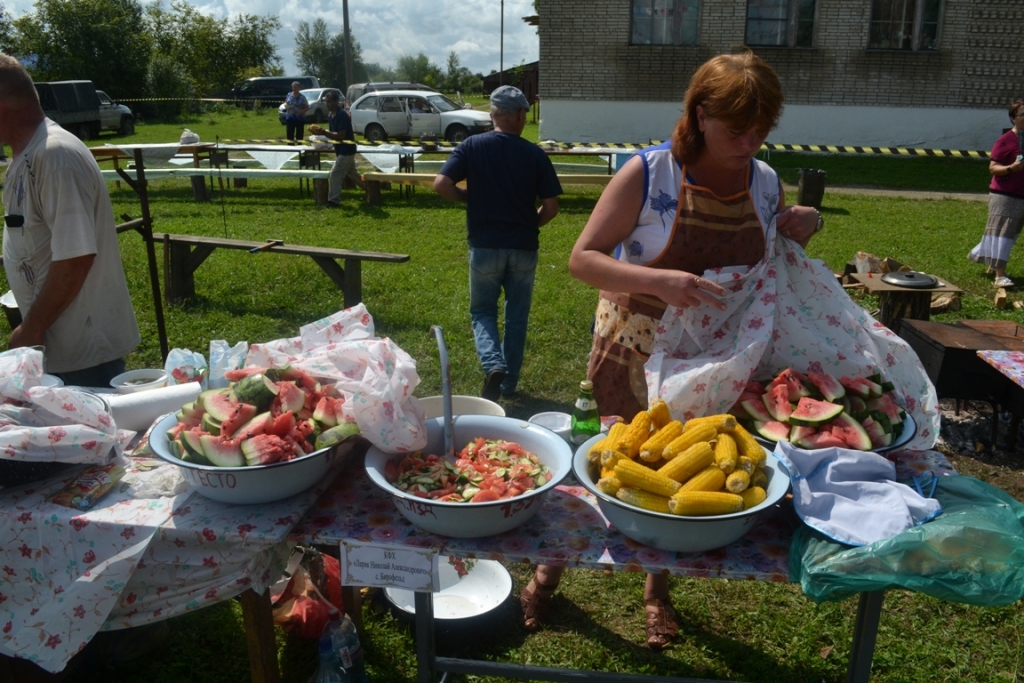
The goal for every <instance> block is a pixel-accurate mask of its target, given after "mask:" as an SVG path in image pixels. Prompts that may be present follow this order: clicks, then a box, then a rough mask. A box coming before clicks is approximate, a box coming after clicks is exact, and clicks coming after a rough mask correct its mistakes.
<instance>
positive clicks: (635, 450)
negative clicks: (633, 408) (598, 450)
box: [615, 410, 651, 460]
mask: <svg viewBox="0 0 1024 683" xmlns="http://www.w3.org/2000/svg"><path fill="white" fill-rule="evenodd" d="M650 433H651V414H650V413H649V412H647V411H646V410H641V411H640V412H639V413H637V414H636V416H635V417H634V418H633V421H632V422H630V423H629V428H628V429H627V430H626V432H625V433H624V434H623V435H622V436H620V437H619V440H618V442H617V443H616V445H615V450H617V451H619V452H621V453H625V454H626V455H627V456H628V457H629V458H630V459H631V460H635V459H636V456H637V455H639V454H640V446H642V445H643V443H644V441H647V437H648V436H649V435H650Z"/></svg>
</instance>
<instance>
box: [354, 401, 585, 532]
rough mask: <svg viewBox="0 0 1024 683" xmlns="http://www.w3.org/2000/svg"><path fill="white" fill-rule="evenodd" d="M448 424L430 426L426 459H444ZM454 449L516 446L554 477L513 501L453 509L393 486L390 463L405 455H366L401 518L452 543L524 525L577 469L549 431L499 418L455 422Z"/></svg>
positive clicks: (568, 451) (468, 418) (472, 417)
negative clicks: (484, 443) (491, 442)
mask: <svg viewBox="0 0 1024 683" xmlns="http://www.w3.org/2000/svg"><path fill="white" fill-rule="evenodd" d="M443 423H444V418H442V417H437V418H432V419H429V420H427V445H426V447H425V448H424V449H423V451H424V452H425V453H436V454H443V453H444V428H443ZM452 431H453V434H454V439H453V444H454V445H455V450H456V452H458V451H460V450H462V448H463V447H464V446H465V445H466V444H467V443H469V442H471V441H473V440H474V439H476V438H478V437H483V438H485V439H504V440H506V441H514V442H515V443H518V444H519V445H520V446H522V447H523V448H525V449H526V450H528V451H530V452H531V453H534V454H536V456H537V458H538V459H539V460H540V462H541V464H543V465H546V466H547V467H548V469H549V470H550V471H551V480H550V481H548V483H546V484H544V485H543V486H539V487H537V488H535V489H534V490H532V491H529V492H527V493H524V494H523V495H521V496H516V497H515V498H511V499H508V500H496V501H494V502H489V503H448V502H441V501H436V500H429V499H426V498H419V497H417V496H414V495H412V494H409V493H406V492H405V491H402V490H401V489H398V488H395V487H394V486H392V485H391V484H390V483H388V480H387V478H386V477H385V476H384V469H385V467H386V466H387V463H388V461H389V460H394V461H395V462H396V463H397V462H399V461H401V460H402V458H403V457H405V454H402V453H398V454H393V453H385V452H384V451H382V450H380V449H379V448H377V447H376V446H371V447H370V450H369V451H367V453H366V473H367V475H369V477H370V479H371V481H373V483H374V484H376V485H377V486H379V487H380V488H381V489H383V490H384V491H386V492H387V493H390V494H391V497H392V499H393V500H394V502H395V507H396V508H397V509H398V511H399V512H400V513H402V516H404V517H405V518H406V519H408V520H409V521H410V522H412V523H413V524H415V525H416V526H418V527H420V528H421V529H424V530H426V531H429V532H431V533H434V534H439V535H442V536H451V537H453V538H480V537H483V536H494V535H496V534H500V533H503V532H506V531H509V530H510V529H514V528H516V527H517V526H519V525H520V524H523V523H524V522H526V521H527V520H529V519H530V518H531V517H533V516H534V515H535V514H537V512H539V511H540V509H541V507H542V506H543V504H544V498H545V497H546V496H547V494H548V492H549V491H551V490H552V489H554V488H555V486H557V485H558V484H559V483H560V482H561V481H562V480H563V479H565V477H566V476H568V474H569V471H570V469H571V468H572V450H571V449H570V448H569V444H567V443H566V442H565V440H564V439H562V438H561V437H559V436H558V435H557V434H555V433H554V432H552V431H551V430H549V429H544V428H543V427H540V426H539V425H535V424H531V423H529V422H527V421H525V420H517V419H514V418H511V417H499V416H495V415H456V416H455V417H454V418H453V419H452Z"/></svg>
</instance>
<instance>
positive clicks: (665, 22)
mask: <svg viewBox="0 0 1024 683" xmlns="http://www.w3.org/2000/svg"><path fill="white" fill-rule="evenodd" d="M632 1H633V30H632V31H631V32H630V33H631V40H630V44H631V45H696V44H697V19H698V15H699V14H700V0H632Z"/></svg>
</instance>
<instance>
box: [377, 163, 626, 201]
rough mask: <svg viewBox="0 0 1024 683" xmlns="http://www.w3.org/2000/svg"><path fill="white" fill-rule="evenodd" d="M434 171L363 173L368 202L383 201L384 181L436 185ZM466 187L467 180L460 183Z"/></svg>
mask: <svg viewBox="0 0 1024 683" xmlns="http://www.w3.org/2000/svg"><path fill="white" fill-rule="evenodd" d="M436 177H437V176H436V175H435V174H434V173H381V172H378V171H371V172H369V173H364V174H363V181H365V182H366V203H367V204H374V205H376V204H380V203H381V194H380V191H381V188H382V185H383V184H384V183H395V184H396V185H413V186H417V187H434V178H436ZM614 177H615V176H610V175H604V174H599V173H593V174H590V173H572V174H565V175H560V176H558V181H559V182H560V183H562V184H563V185H607V184H608V183H609V181H611V179H612V178H614ZM459 185H460V187H465V186H466V183H465V181H462V182H461V183H459Z"/></svg>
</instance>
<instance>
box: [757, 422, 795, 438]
mask: <svg viewBox="0 0 1024 683" xmlns="http://www.w3.org/2000/svg"><path fill="white" fill-rule="evenodd" d="M754 429H755V430H756V431H757V433H758V434H760V435H761V436H763V437H764V438H766V439H768V440H769V441H788V440H789V425H788V424H786V423H785V422H778V421H776V420H771V421H768V422H754Z"/></svg>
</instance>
